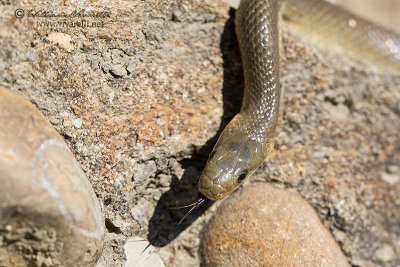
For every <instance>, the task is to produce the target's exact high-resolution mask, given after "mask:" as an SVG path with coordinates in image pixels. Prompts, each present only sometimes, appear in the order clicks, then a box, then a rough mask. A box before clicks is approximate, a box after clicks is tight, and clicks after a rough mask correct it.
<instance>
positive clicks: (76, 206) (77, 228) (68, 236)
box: [0, 88, 104, 266]
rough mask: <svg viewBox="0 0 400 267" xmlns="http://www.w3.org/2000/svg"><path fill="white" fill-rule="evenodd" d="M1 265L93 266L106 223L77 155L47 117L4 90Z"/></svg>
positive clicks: (0, 98)
mask: <svg viewBox="0 0 400 267" xmlns="http://www.w3.org/2000/svg"><path fill="white" fill-rule="evenodd" d="M0 114H1V116H0V158H1V159H2V160H1V161H0V183H1V186H0V203H1V205H0V241H1V242H0V266H27V265H29V266H31V264H33V265H32V266H60V265H62V266H93V264H94V263H95V261H96V259H97V257H98V256H99V254H100V252H101V249H102V243H103V235H104V228H103V219H102V214H101V209H100V206H99V203H98V201H97V199H96V196H95V194H94V192H93V189H92V187H91V185H90V183H89V182H88V180H87V178H86V176H85V174H84V173H83V171H82V169H81V167H80V165H79V164H78V162H77V161H76V160H75V158H74V155H73V154H72V153H71V151H70V150H69V148H68V146H67V145H66V144H65V142H64V141H63V139H62V137H61V136H60V135H59V134H58V133H57V132H56V131H55V130H54V129H53V127H52V126H51V124H50V123H49V122H48V121H47V120H46V119H45V117H44V116H43V115H42V114H41V113H40V112H39V111H38V110H37V109H36V107H35V106H34V105H32V104H31V103H30V102H29V101H27V100H26V99H25V98H23V97H22V96H20V95H19V94H18V93H15V92H12V91H9V90H6V89H2V88H0Z"/></svg>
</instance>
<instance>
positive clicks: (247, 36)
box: [190, 0, 400, 210]
mask: <svg viewBox="0 0 400 267" xmlns="http://www.w3.org/2000/svg"><path fill="white" fill-rule="evenodd" d="M282 21H283V22H285V23H288V24H290V25H293V27H294V29H300V31H299V32H300V33H301V34H302V35H303V34H304V35H305V36H307V37H309V38H311V39H312V40H315V41H316V43H323V45H328V46H327V47H328V48H329V49H331V48H336V47H338V48H342V49H344V50H347V51H349V52H354V53H355V54H357V55H359V56H360V57H361V58H362V59H366V60H371V61H373V62H376V63H378V64H379V65H380V66H382V67H383V66H392V67H394V68H395V69H400V36H399V35H398V34H397V33H395V32H393V31H390V30H387V29H385V28H383V27H381V26H379V25H376V24H374V23H372V22H370V21H368V20H366V19H363V18H361V17H358V16H356V15H354V14H352V13H350V12H349V11H346V10H345V9H343V8H340V7H338V6H336V5H333V4H331V3H328V2H325V1H322V0H281V1H279V0H242V1H241V2H240V5H239V7H238V9H237V11H236V13H235V31H236V35H237V39H238V45H239V49H240V55H241V60H242V67H243V77H244V94H243V100H242V106H241V109H240V112H239V113H238V114H237V115H236V116H235V117H234V118H233V119H232V120H231V121H230V122H229V123H228V125H227V126H226V127H225V129H224V130H223V131H222V133H221V135H220V136H219V138H218V141H217V143H216V144H215V146H214V148H213V150H212V152H211V153H210V155H209V158H208V161H207V163H206V165H205V168H204V170H203V171H202V173H201V175H200V179H199V183H198V190H199V192H200V193H201V194H202V195H203V196H204V197H205V198H207V199H209V200H212V201H217V200H222V199H224V198H225V197H227V196H229V195H230V194H231V193H232V192H234V191H235V190H236V189H237V188H238V187H239V186H240V185H241V184H243V182H244V181H245V180H246V179H248V178H249V177H250V176H251V175H252V174H253V173H254V172H255V171H256V170H257V168H258V167H259V166H260V165H261V164H262V163H263V162H264V160H265V159H266V158H268V156H269V155H270V154H271V151H272V150H273V147H274V137H275V135H276V129H277V123H278V118H279V112H280V99H281V97H282V95H281V94H282V93H281V84H280V80H279V66H280V65H279V64H280V62H279V53H280V50H279V49H280V45H279V43H280V31H279V28H278V26H279V25H278V24H280V23H281V22H282ZM204 200H205V199H203V198H200V199H199V200H198V201H197V202H196V203H194V204H192V205H190V206H192V210H193V209H194V208H197V207H198V206H199V205H201V204H202V203H203V202H204Z"/></svg>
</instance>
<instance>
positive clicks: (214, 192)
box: [199, 173, 230, 201]
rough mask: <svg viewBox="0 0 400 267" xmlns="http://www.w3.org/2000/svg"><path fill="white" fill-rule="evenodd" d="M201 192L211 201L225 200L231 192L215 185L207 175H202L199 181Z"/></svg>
mask: <svg viewBox="0 0 400 267" xmlns="http://www.w3.org/2000/svg"><path fill="white" fill-rule="evenodd" d="M199 191H200V192H201V193H202V194H203V195H204V196H206V197H207V198H208V199H210V200H214V201H216V200H221V199H224V198H225V197H226V196H227V195H228V194H229V192H230V191H229V190H228V189H226V188H224V187H223V186H222V185H219V184H216V183H214V182H213V181H212V180H211V179H210V178H209V177H208V176H207V175H205V174H204V173H202V174H201V176H200V180H199Z"/></svg>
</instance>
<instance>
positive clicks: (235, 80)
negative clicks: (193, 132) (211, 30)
mask: <svg viewBox="0 0 400 267" xmlns="http://www.w3.org/2000/svg"><path fill="white" fill-rule="evenodd" d="M234 13H235V10H234V9H230V11H229V15H230V17H229V19H228V20H227V22H226V24H225V27H224V31H223V33H222V36H221V42H220V49H221V53H222V56H223V68H224V76H223V79H224V82H223V88H222V94H223V109H224V112H223V116H222V118H221V125H220V127H219V129H218V131H217V133H216V134H215V136H213V137H212V138H211V139H209V140H208V141H207V142H206V144H205V145H204V146H202V147H201V148H198V149H195V151H194V152H193V154H192V155H191V157H190V159H184V160H182V161H180V164H181V165H182V167H183V169H185V171H184V174H183V176H182V178H181V179H180V180H179V179H178V177H173V181H172V183H171V189H170V190H169V191H167V192H166V193H164V194H163V195H162V196H161V198H160V200H159V201H158V203H157V206H156V209H155V211H154V214H153V216H152V217H151V219H150V222H149V235H148V240H149V241H150V243H151V244H152V245H153V246H156V247H163V246H165V245H167V244H169V243H170V242H171V241H172V240H174V239H175V238H176V237H177V236H178V235H179V234H180V233H182V232H183V231H184V230H185V229H186V228H188V227H189V226H190V225H191V224H192V223H193V222H194V221H195V220H196V219H197V218H198V217H200V216H201V215H202V214H203V213H204V212H205V211H206V210H207V209H208V208H209V207H211V205H212V204H213V202H212V201H206V202H205V204H204V205H203V206H202V207H200V208H199V209H198V210H196V211H194V212H193V213H192V214H190V215H189V216H188V217H187V218H186V219H185V220H184V221H183V222H182V223H181V224H180V225H178V223H179V221H180V220H181V219H182V218H183V216H184V215H185V214H186V212H187V211H188V210H189V209H190V208H185V209H170V208H171V207H176V206H183V205H188V204H191V203H193V202H195V201H196V200H197V199H198V198H199V197H200V196H201V194H200V193H199V192H198V189H197V183H198V178H199V176H200V174H201V171H202V170H203V168H204V166H205V164H206V162H207V159H208V155H209V154H210V152H211V151H212V149H213V147H214V145H215V143H216V142H217V140H218V137H219V135H220V134H221V132H222V130H223V129H224V128H225V126H226V125H227V124H228V123H229V121H230V120H231V119H232V118H233V116H234V115H235V114H237V113H238V112H239V111H240V106H241V103H242V97H243V73H242V66H241V60H240V52H239V47H238V43H237V38H236V34H235V27H234Z"/></svg>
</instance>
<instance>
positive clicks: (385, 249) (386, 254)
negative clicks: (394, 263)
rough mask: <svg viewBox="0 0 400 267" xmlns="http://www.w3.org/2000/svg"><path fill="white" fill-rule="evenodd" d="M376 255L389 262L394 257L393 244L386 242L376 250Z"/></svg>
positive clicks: (379, 258)
mask: <svg viewBox="0 0 400 267" xmlns="http://www.w3.org/2000/svg"><path fill="white" fill-rule="evenodd" d="M375 257H376V258H377V259H378V260H380V261H383V262H388V261H391V260H393V258H394V249H393V247H392V246H391V245H388V244H384V245H383V246H381V247H380V248H378V249H377V250H376V251H375Z"/></svg>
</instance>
